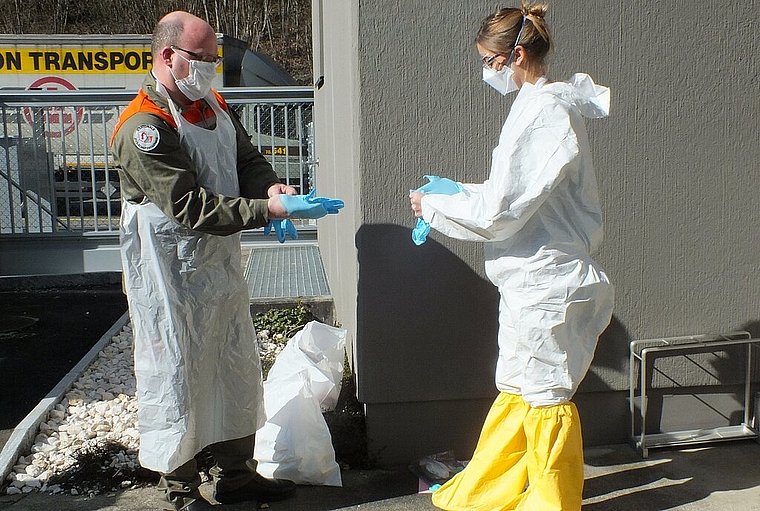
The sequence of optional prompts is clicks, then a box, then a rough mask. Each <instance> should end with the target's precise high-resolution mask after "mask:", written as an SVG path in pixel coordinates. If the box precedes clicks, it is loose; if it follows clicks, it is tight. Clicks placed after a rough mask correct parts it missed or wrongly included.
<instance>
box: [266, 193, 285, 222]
mask: <svg viewBox="0 0 760 511" xmlns="http://www.w3.org/2000/svg"><path fill="white" fill-rule="evenodd" d="M280 195H282V194H276V195H275V196H274V197H269V200H268V201H267V207H268V208H269V218H270V220H271V219H281V218H290V213H288V210H287V209H285V206H283V205H282V201H281V200H280Z"/></svg>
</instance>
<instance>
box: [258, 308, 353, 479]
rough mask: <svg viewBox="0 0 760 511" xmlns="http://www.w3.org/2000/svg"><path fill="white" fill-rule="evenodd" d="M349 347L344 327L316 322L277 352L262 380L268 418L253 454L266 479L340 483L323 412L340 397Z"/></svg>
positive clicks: (338, 470)
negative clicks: (346, 351)
mask: <svg viewBox="0 0 760 511" xmlns="http://www.w3.org/2000/svg"><path fill="white" fill-rule="evenodd" d="M345 345H346V331H345V330H343V329H340V328H334V327H330V326H327V325H325V324H323V323H319V322H317V321H312V322H310V323H308V324H307V325H306V326H305V327H304V328H303V329H302V330H301V331H300V332H298V333H297V334H296V335H294V336H293V338H292V339H291V340H290V341H289V342H288V344H287V346H286V347H285V349H283V350H282V352H280V354H279V355H277V358H276V359H275V362H274V365H273V366H272V368H271V369H270V370H269V374H268V376H267V380H266V381H265V382H264V405H265V408H266V414H267V422H266V424H265V425H264V426H263V427H262V428H261V429H259V430H258V431H257V432H256V446H255V449H254V453H253V457H254V458H255V459H256V460H257V461H258V467H257V470H258V472H259V473H260V474H261V475H263V476H264V477H269V478H279V479H289V480H291V481H293V482H295V483H297V484H311V485H325V486H342V484H343V483H342V480H341V475H340V467H339V466H338V464H337V463H336V462H335V450H334V449H333V446H332V438H331V436H330V431H329V429H328V428H327V423H326V422H325V419H324V417H323V415H322V412H323V411H329V410H332V409H334V408H335V404H336V403H337V401H338V395H339V394H340V382H341V379H342V376H343V360H344V350H345Z"/></svg>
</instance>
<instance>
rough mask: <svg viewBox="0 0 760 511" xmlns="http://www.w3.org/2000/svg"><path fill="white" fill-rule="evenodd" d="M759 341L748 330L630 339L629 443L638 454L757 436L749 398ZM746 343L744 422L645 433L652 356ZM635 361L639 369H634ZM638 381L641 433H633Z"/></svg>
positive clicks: (672, 354)
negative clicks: (650, 358)
mask: <svg viewBox="0 0 760 511" xmlns="http://www.w3.org/2000/svg"><path fill="white" fill-rule="evenodd" d="M758 344H760V339H757V338H756V339H753V338H752V335H751V334H750V333H749V332H745V331H739V332H731V333H728V334H716V335H691V336H683V337H669V338H659V339H644V340H637V341H633V342H631V345H630V390H629V405H630V410H631V442H632V444H633V446H634V447H635V448H636V450H637V451H639V453H640V454H641V455H642V457H644V458H647V457H649V450H650V449H656V448H661V447H672V446H679V445H692V444H700V443H706V442H718V441H726V440H739V439H752V438H754V439H758V438H760V434H759V432H758V429H757V425H754V426H753V425H752V424H751V420H752V417H751V410H752V407H751V401H752V393H751V386H752V347H753V345H758ZM736 345H746V347H747V360H746V379H745V383H744V421H743V422H742V424H740V425H735V426H722V427H715V428H701V429H695V430H682V431H675V432H670V433H658V434H647V433H646V424H647V422H646V418H647V405H648V397H647V382H648V379H647V367H648V363H647V362H648V359H649V357H650V356H652V355H659V356H661V357H674V356H684V355H688V354H689V352H690V351H691V352H693V351H702V350H710V349H713V348H715V349H722V348H725V347H727V346H736ZM636 361H638V365H639V370H638V371H636ZM637 376H638V378H639V379H640V380H639V389H640V391H639V396H638V397H639V399H640V406H639V414H638V418H639V419H640V420H641V433H640V434H637V433H636V419H637V414H636V405H635V403H636V397H637V396H636V387H637V385H636V383H637V382H636V378H637Z"/></svg>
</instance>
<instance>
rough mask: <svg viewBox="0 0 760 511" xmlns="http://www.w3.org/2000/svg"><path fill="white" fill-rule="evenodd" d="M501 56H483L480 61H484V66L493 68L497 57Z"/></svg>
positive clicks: (497, 54)
mask: <svg viewBox="0 0 760 511" xmlns="http://www.w3.org/2000/svg"><path fill="white" fill-rule="evenodd" d="M499 55H501V54H500V53H494V54H493V55H483V56H481V57H480V60H482V61H483V65H484V66H485V67H491V65H492V64H493V61H494V60H496V57H498V56H499Z"/></svg>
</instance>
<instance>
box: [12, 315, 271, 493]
mask: <svg viewBox="0 0 760 511" xmlns="http://www.w3.org/2000/svg"><path fill="white" fill-rule="evenodd" d="M268 334H269V333H268V332H267V331H266V330H262V331H261V332H259V334H258V337H259V338H258V341H259V349H260V351H261V354H262V359H266V358H271V359H272V360H273V359H274V356H275V355H276V353H277V352H279V351H280V350H281V349H282V346H283V344H282V343H281V342H277V341H281V339H272V340H270V339H269V335H268ZM135 385H136V384H135V376H134V370H133V366H132V330H131V328H130V325H129V324H127V325H126V326H125V327H124V328H123V329H122V330H121V331H120V332H119V333H118V334H116V335H115V336H114V337H113V338H112V339H111V341H110V342H109V344H107V345H106V346H105V347H104V348H103V350H102V351H101V352H100V353H99V355H98V357H97V358H96V359H95V360H94V361H93V362H92V364H90V366H89V367H88V368H87V369H86V370H85V371H84V373H83V374H82V375H81V376H80V377H79V378H78V379H77V380H76V381H75V382H74V384H73V386H72V388H71V390H70V391H69V392H68V393H67V394H66V396H65V397H64V398H63V400H62V401H61V402H60V403H58V404H57V405H56V406H55V408H54V409H53V410H51V412H50V414H49V416H48V418H47V420H46V421H44V422H43V423H42V424H41V425H40V430H39V433H38V434H37V437H36V438H35V442H34V445H33V446H32V448H31V452H30V453H29V454H28V455H26V456H21V457H20V458H19V459H18V462H17V463H16V465H14V467H13V470H12V471H11V473H10V474H9V475H8V479H9V480H10V485H9V486H8V487H7V489H6V493H7V494H9V495H12V494H19V493H29V492H32V491H48V492H50V493H62V492H64V491H68V492H70V493H72V494H79V493H82V492H84V493H85V494H87V493H89V494H94V493H93V492H95V493H96V492H97V491H98V490H96V489H87V488H86V489H84V490H81V489H76V488H70V489H68V490H64V489H63V487H61V485H53V484H48V483H49V481H50V480H51V478H53V477H55V476H60V475H61V474H62V473H64V472H65V471H66V470H67V469H70V468H71V467H72V466H74V465H75V463H76V455H77V453H79V452H81V451H87V450H91V449H93V448H95V447H97V446H98V445H102V444H105V443H106V442H109V441H110V442H117V443H119V444H122V445H123V446H124V450H122V451H121V452H119V453H118V454H116V455H115V456H114V458H113V459H112V460H111V464H110V465H109V467H112V468H124V469H125V471H126V472H129V471H133V470H134V469H135V468H137V467H138V466H139V463H138V461H137V450H138V447H139V431H138V429H137V398H136V397H135V390H136V386H135ZM131 484H132V482H131V481H128V480H126V481H122V483H121V486H122V487H129V486H131Z"/></svg>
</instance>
